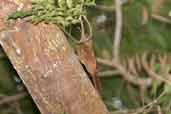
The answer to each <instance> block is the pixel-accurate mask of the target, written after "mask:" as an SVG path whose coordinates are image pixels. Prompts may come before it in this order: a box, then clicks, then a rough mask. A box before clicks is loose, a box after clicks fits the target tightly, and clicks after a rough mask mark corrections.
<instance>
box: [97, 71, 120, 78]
mask: <svg viewBox="0 0 171 114" xmlns="http://www.w3.org/2000/svg"><path fill="white" fill-rule="evenodd" d="M117 74H119V72H118V71H117V70H108V71H103V72H98V73H97V75H98V76H99V77H111V76H115V75H116V76H117Z"/></svg>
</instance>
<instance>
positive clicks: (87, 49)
mask: <svg viewBox="0 0 171 114" xmlns="http://www.w3.org/2000/svg"><path fill="white" fill-rule="evenodd" d="M76 53H77V55H78V57H79V60H80V62H81V63H82V64H83V65H84V66H85V68H86V70H87V72H88V73H89V74H90V76H91V78H92V81H93V84H94V86H95V88H96V89H97V90H98V91H99V90H100V80H99V78H98V77H97V76H96V57H95V54H94V50H93V45H92V40H87V41H85V42H81V43H79V44H78V45H77V46H76Z"/></svg>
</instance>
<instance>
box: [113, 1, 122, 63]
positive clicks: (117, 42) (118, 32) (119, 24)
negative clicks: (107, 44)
mask: <svg viewBox="0 0 171 114" xmlns="http://www.w3.org/2000/svg"><path fill="white" fill-rule="evenodd" d="M115 7H116V26H115V33H114V41H113V60H112V61H118V59H119V51H120V43H121V38H122V24H123V19H122V18H123V17H122V15H123V14H122V1H121V0H115Z"/></svg>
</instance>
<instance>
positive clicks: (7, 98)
mask: <svg viewBox="0 0 171 114" xmlns="http://www.w3.org/2000/svg"><path fill="white" fill-rule="evenodd" d="M27 95H28V94H27V93H26V92H22V93H19V94H16V95H14V96H5V97H4V98H3V99H2V100H0V105H3V104H7V103H10V102H14V101H17V100H19V99H21V98H23V97H25V96H27Z"/></svg>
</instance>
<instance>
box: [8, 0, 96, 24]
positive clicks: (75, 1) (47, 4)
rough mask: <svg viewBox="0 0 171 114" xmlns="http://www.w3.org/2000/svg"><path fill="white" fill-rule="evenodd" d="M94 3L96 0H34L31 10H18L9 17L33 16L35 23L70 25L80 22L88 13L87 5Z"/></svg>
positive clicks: (32, 19)
mask: <svg viewBox="0 0 171 114" xmlns="http://www.w3.org/2000/svg"><path fill="white" fill-rule="evenodd" d="M94 4H95V0H33V1H32V9H31V10H29V11H17V12H15V13H13V14H11V15H10V16H9V19H17V18H24V17H28V16H31V19H30V21H32V22H33V23H39V22H42V21H43V22H45V23H53V24H60V25H62V26H68V25H71V24H77V23H79V22H80V17H81V16H82V15H85V13H86V10H85V7H86V6H90V5H94Z"/></svg>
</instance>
